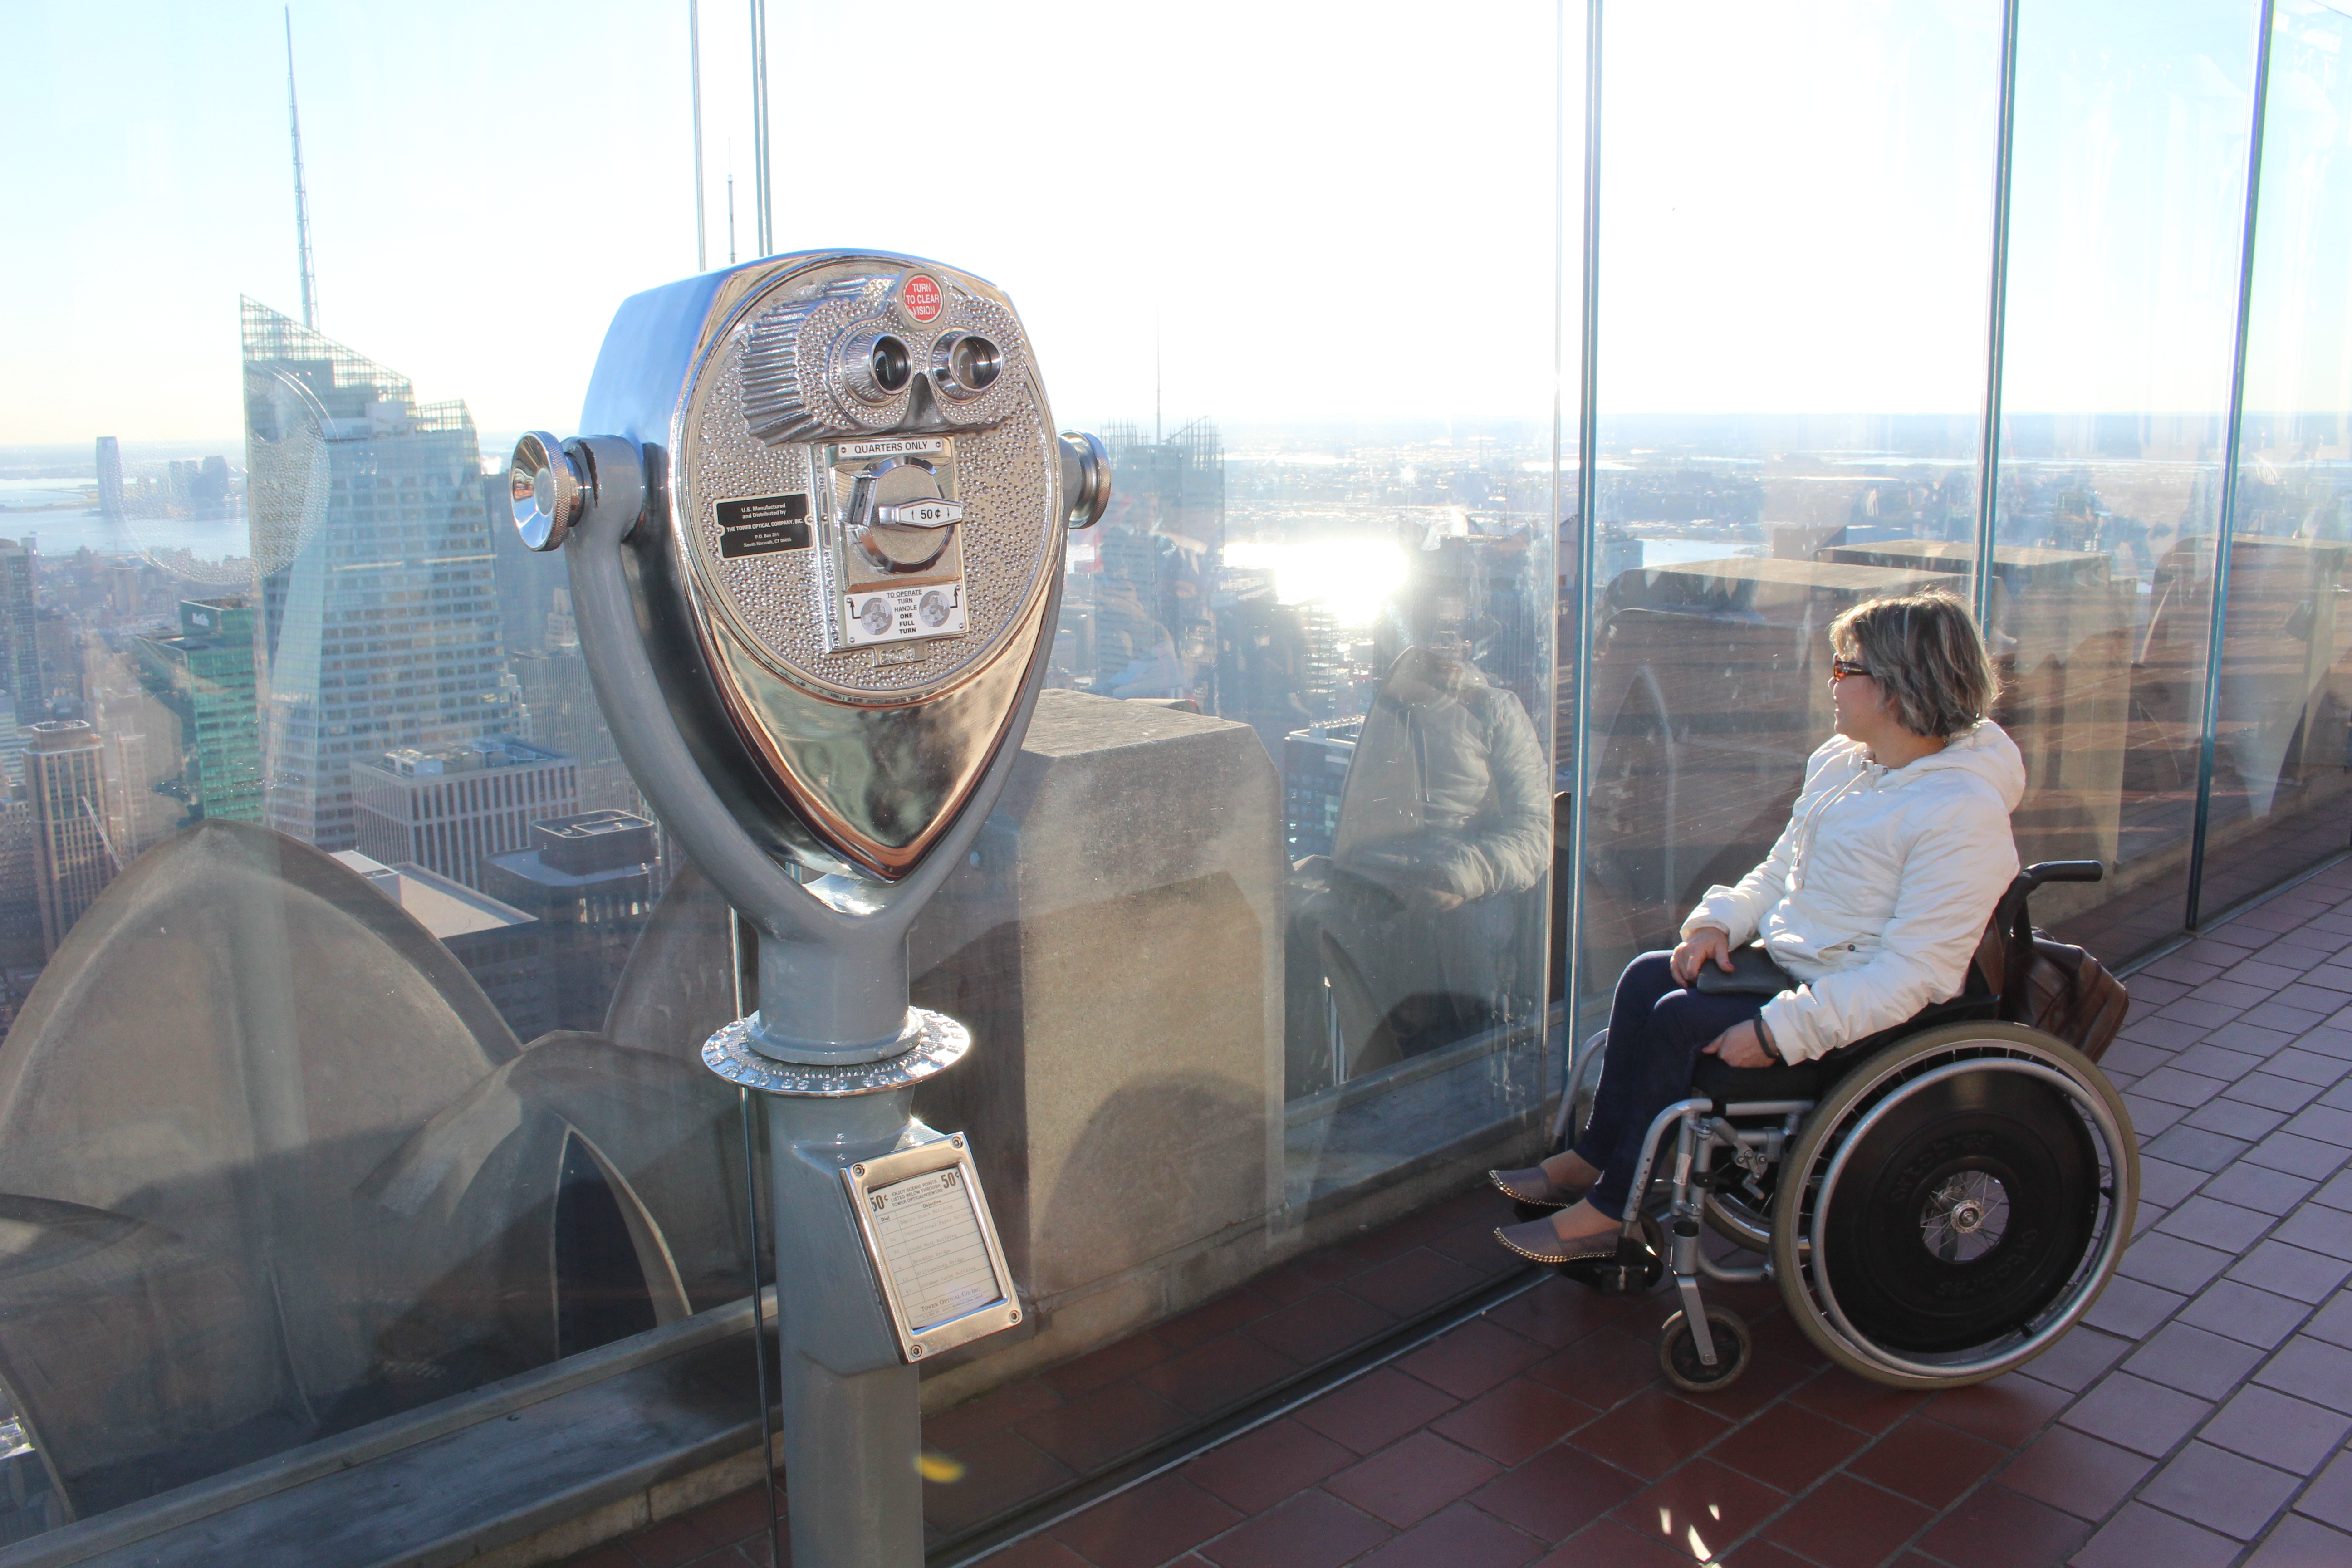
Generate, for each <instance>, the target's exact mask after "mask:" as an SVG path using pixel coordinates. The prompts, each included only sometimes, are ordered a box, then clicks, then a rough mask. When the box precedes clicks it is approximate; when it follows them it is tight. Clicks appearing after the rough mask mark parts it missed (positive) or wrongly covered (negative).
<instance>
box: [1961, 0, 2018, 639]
mask: <svg viewBox="0 0 2352 1568" xmlns="http://www.w3.org/2000/svg"><path fill="white" fill-rule="evenodd" d="M2017 9H2018V0H2003V4H2002V5H2001V10H2000V132H1999V135H1998V139H1997V141H1996V142H1995V143H1994V152H1993V176H1992V284H1991V289H1992V292H1991V298H1990V300H1988V301H1987V304H1986V307H1985V395H1984V423H1983V426H1981V427H1980V428H1979V430H1978V432H1977V440H1978V443H1979V444H1978V447H1977V555H1976V572H1975V574H1974V576H1973V579H1972V580H1971V583H1970V585H1969V598H1970V600H1971V601H1972V603H1973V604H1974V605H1975V608H1976V613H1977V624H1978V625H1979V626H1986V623H1987V622H1988V621H1989V620H1990V618H1991V616H1992V552H1993V545H1994V542H1995V538H1994V534H1995V530H1996V528H1997V527H1998V523H1999V519H2000V371H2001V356H2002V353H2003V350H2004V348H2005V346H2006V345H2005V342H2004V340H2005V338H2006V336H2007V332H2008V318H2009V205H2010V163H2011V155H2012V149H2013V148H2014V147H2015V145H2016V141H2017ZM1990 629H1991V628H1990V626H1986V630H1987V632H1988V634H1990Z"/></svg>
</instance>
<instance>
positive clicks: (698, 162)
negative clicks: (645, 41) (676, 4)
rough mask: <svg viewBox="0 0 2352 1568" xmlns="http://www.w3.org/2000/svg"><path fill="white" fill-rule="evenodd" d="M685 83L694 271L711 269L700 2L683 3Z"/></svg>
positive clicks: (689, 0)
mask: <svg viewBox="0 0 2352 1568" xmlns="http://www.w3.org/2000/svg"><path fill="white" fill-rule="evenodd" d="M686 55H687V80H688V85H689V87H690V89H691V93H692V97H693V100H694V269H695V270H696V271H697V272H708V271H709V270H710V250H709V244H708V242H707V241H706V240H705V239H704V237H703V222H702V0H686Z"/></svg>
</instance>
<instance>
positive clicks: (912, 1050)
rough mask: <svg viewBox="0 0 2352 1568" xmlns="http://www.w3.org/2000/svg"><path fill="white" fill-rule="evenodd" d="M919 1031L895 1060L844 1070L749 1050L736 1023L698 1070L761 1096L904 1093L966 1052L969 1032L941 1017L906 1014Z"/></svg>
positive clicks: (707, 1046) (707, 1048) (706, 1052)
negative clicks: (913, 1021)
mask: <svg viewBox="0 0 2352 1568" xmlns="http://www.w3.org/2000/svg"><path fill="white" fill-rule="evenodd" d="M911 1016H913V1017H914V1018H915V1019H916V1020H918V1021H919V1023H920V1025H921V1027H920V1028H919V1029H918V1030H917V1031H916V1032H915V1040H914V1043H913V1044H912V1045H910V1046H909V1047H908V1048H907V1049H905V1050H903V1051H901V1052H899V1053H898V1055H897V1056H895V1057H886V1058H883V1059H882V1060H880V1061H878V1062H856V1063H853V1064H850V1065H848V1066H845V1067H830V1066H824V1065H822V1064H816V1063H806V1064H804V1063H801V1062H780V1061H777V1060H775V1059H774V1058H771V1057H764V1056H761V1054H760V1053H759V1052H758V1051H755V1050H753V1049H752V1048H751V1026H750V1024H749V1022H748V1021H747V1020H745V1019H741V1018H738V1019H736V1020H735V1022H733V1023H731V1024H730V1025H728V1026H726V1027H725V1028H723V1029H721V1030H719V1032H718V1033H717V1034H715V1035H713V1036H711V1037H710V1038H709V1040H708V1041H706V1042H705V1043H704V1045H703V1047H702V1065H703V1066H705V1067H707V1068H709V1069H710V1070H711V1071H712V1072H715V1073H717V1074H718V1075H719V1077H720V1078H723V1079H726V1080H727V1081H728V1082H729V1083H733V1084H740V1085H742V1086H743V1087H744V1088H745V1089H757V1090H759V1091H760V1092H761V1093H762V1094H795V1095H813V1096H815V1097H818V1098H821V1099H837V1098H840V1097H842V1096H845V1095H852V1094H885V1093H887V1092H888V1091H889V1090H891V1089H905V1088H907V1087H908V1085H910V1084H918V1083H920V1082H922V1081H923V1080H924V1079H927V1078H930V1077H933V1076H935V1075H937V1074H939V1073H943V1072H945V1071H947V1069H948V1068H951V1067H953V1066H955V1064H956V1063H957V1062H958V1061H961V1059H962V1058H963V1054H964V1052H966V1051H968V1050H970V1049H971V1030H969V1029H967V1028H965V1027H964V1026H962V1025H961V1024H959V1023H957V1022H956V1021H955V1020H954V1019H953V1018H950V1017H949V1016H947V1015H946V1014H944V1013H932V1012H929V1011H926V1010H925V1009H923V1008H920V1007H917V1008H914V1009H911Z"/></svg>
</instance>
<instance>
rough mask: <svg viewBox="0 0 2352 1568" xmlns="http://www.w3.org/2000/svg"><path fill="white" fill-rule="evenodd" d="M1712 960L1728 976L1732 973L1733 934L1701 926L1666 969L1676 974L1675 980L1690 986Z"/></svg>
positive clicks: (1669, 959) (1718, 928)
mask: <svg viewBox="0 0 2352 1568" xmlns="http://www.w3.org/2000/svg"><path fill="white" fill-rule="evenodd" d="M1710 958H1711V959H1713V960H1715V962H1716V963H1717V965H1718V966H1719V967H1720V968H1721V969H1722V970H1723V972H1724V973H1726V974H1728V973H1731V933H1730V932H1729V931H1725V930H1723V929H1722V928H1721V927H1719V926H1701V927H1699V928H1698V929H1697V930H1696V931H1692V932H1691V933H1690V936H1689V938H1688V939H1687V940H1686V941H1685V942H1683V943H1682V944H1681V945H1680V946H1678V947H1676V948H1675V951H1674V955H1673V956H1672V957H1670V958H1668V959H1667V960H1666V967H1667V968H1669V969H1671V970H1673V971H1674V972H1675V980H1677V981H1679V982H1680V983H1681V984H1685V985H1688V984H1690V983H1691V982H1692V981H1694V980H1696V979H1697V978H1698V972H1699V970H1700V968H1701V967H1702V966H1703V965H1704V964H1705V963H1706V961H1707V960H1708V959H1710Z"/></svg>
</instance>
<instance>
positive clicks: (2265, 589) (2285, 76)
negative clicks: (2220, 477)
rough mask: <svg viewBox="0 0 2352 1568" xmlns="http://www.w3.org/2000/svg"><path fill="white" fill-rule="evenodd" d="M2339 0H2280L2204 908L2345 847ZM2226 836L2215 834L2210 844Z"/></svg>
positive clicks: (2346, 384)
mask: <svg viewBox="0 0 2352 1568" xmlns="http://www.w3.org/2000/svg"><path fill="white" fill-rule="evenodd" d="M2347 45H2352V18H2347V16H2344V14H2343V13H2341V12H2340V11H2337V10H2336V9H2334V8H2332V7H2329V6H2326V5H2319V4H2316V3H2315V0H2280V3H2279V4H2278V5H2276V7H2275V9H2274V12H2273V30H2272V34H2271V40H2270V82H2269V103H2268V109H2267V112H2266V114H2265V118H2264V126H2263V168H2262V184H2261V191H2260V204H2259V209H2258V211H2257V212H2256V213H2255V215H2254V264H2253V270H2252V297H2251V308H2250V310H2249V321H2248V328H2247V335H2246V344H2245V395H2244V403H2243V406H2244V413H2243V415H2242V426H2241V428H2240V430H2239V443H2240V458H2239V468H2238V472H2237V474H2236V475H2235V476H2234V479H2233V483H2234V484H2235V486H2236V497H2235V500H2236V508H2235V510H2236V516H2235V520H2234V522H2233V526H2232V531H2231V546H2230V559H2229V571H2230V575H2229V590H2228V593H2229V606H2228V609H2227V611H2226V612H2225V614H2224V617H2223V620H2222V628H2221V638H2222V642H2221V683H2220V684H2221V690H2220V693H2219V700H2218V703H2217V708H2218V721H2217V723H2216V726H2215V733H2214V737H2213V740H2214V760H2213V783H2212V802H2211V807H2210V826H2209V827H2208V830H2207V842H2206V868H2205V880H2204V886H2203V888H2202V889H2201V896H2200V913H2201V914H2202V915H2204V916H2207V917H2210V915H2212V914H2214V913H2218V912H2220V911H2221V910H2226V909H2228V908H2229V906H2230V905H2231V904H2232V903H2234V902H2236V901H2237V900H2240V899H2242V898H2244V897H2246V896H2247V895H2249V894H2251V893H2253V892H2257V891H2259V890H2261V889H2263V888H2265V887H2267V886H2269V885H2271V884H2272V883H2274V882H2276V881H2277V880H2278V879H2280V878H2282V877H2285V876H2289V875H2292V874H2293V873H2294V872H2295V871H2297V870H2300V869H2302V868H2305V867H2307V866H2309V865H2311V864H2312V863H2313V862H2314V861H2315V860H2317V859H2319V858H2324V857H2326V856H2328V855H2332V854H2335V853H2336V852H2338V851H2340V850H2342V849H2343V848H2344V847H2346V843H2347V823H2352V802H2347V789H2352V765H2347V764H2352V751H2347V746H2352V741H2347V711H2352V616H2347V615H2346V614H2345V612H2344V609H2343V607H2342V606H2343V601H2344V599H2345V597H2346V595H2347V592H2352V584H2347V580H2346V576H2345V567H2346V557H2347V553H2352V343H2347V323H2352V287H2347V281H2346V280H2347V279H2352V225H2347V220H2346V214H2347V211H2352V160H2347V157H2346V155H2345V128H2346V126H2347V123H2352V81H2347V78H2346V75H2345V71H2344V67H2343V61H2344V58H2345V55H2344V51H2345V49H2346V47H2347ZM2224 846H2227V848H2226V849H2225V848H2224Z"/></svg>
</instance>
